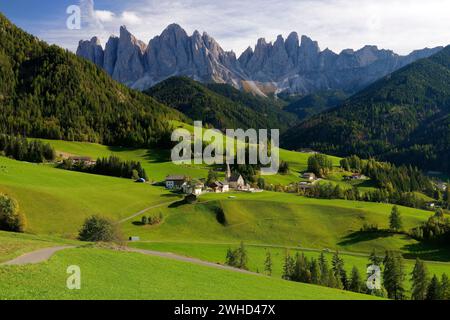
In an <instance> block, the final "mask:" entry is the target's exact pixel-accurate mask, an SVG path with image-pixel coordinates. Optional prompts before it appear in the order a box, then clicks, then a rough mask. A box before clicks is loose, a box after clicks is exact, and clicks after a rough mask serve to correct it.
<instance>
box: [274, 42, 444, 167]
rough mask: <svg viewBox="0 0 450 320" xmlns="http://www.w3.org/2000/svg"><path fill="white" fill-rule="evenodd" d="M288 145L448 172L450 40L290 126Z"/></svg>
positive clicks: (285, 141)
mask: <svg viewBox="0 0 450 320" xmlns="http://www.w3.org/2000/svg"><path fill="white" fill-rule="evenodd" d="M283 139H284V141H283V143H282V144H283V145H284V146H287V147H289V148H293V149H295V148H300V147H313V148H316V149H318V150H321V151H324V152H331V153H335V154H342V155H343V154H349V153H355V154H360V155H362V156H364V157H368V156H378V157H380V158H383V159H386V160H393V161H397V162H406V163H411V164H415V165H419V166H421V167H423V168H426V169H434V170H441V171H446V172H450V163H449V157H450V46H449V47H446V48H445V49H443V50H442V51H441V52H439V53H437V54H436V55H434V56H432V57H430V58H427V59H422V60H419V61H417V62H415V63H413V64H411V65H409V66H406V67H405V68H403V69H401V70H399V71H397V72H395V73H393V74H392V75H389V76H387V77H385V78H384V79H382V80H380V81H378V82H377V83H375V84H373V85H372V86H370V87H368V88H367V89H365V90H363V91H362V92H360V93H358V94H357V95H355V96H353V97H351V98H350V99H348V100H347V101H345V102H344V104H343V105H342V106H341V107H338V108H336V109H334V110H332V111H329V112H325V113H323V114H320V115H318V116H315V117H313V118H312V119H310V120H308V121H305V122H303V123H302V124H300V125H299V126H297V127H295V128H292V129H290V130H289V131H288V132H287V133H286V134H285V135H284V137H283Z"/></svg>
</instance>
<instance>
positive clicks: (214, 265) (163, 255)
mask: <svg viewBox="0 0 450 320" xmlns="http://www.w3.org/2000/svg"><path fill="white" fill-rule="evenodd" d="M127 251H130V252H136V253H141V254H145V255H148V256H155V257H161V258H166V259H171V260H177V261H182V262H188V263H193V264H196V265H201V266H205V267H211V268H216V269H222V270H229V271H234V272H239V273H245V274H253V275H258V276H262V275H261V274H260V273H256V272H251V271H247V270H242V269H237V268H233V267H229V266H224V265H221V264H217V263H213V262H207V261H203V260H200V259H195V258H189V257H185V256H181V255H178V254H173V253H170V252H160V251H152V250H143V249H134V248H128V250H127Z"/></svg>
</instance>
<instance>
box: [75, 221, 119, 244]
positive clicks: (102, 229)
mask: <svg viewBox="0 0 450 320" xmlns="http://www.w3.org/2000/svg"><path fill="white" fill-rule="evenodd" d="M78 239H79V240H81V241H90V242H114V241H121V240H122V235H121V234H120V231H119V228H118V226H117V224H115V223H114V222H112V221H111V220H110V219H107V218H103V217H100V216H92V217H89V218H87V219H86V221H85V222H84V224H83V226H82V228H81V230H80V232H79V235H78Z"/></svg>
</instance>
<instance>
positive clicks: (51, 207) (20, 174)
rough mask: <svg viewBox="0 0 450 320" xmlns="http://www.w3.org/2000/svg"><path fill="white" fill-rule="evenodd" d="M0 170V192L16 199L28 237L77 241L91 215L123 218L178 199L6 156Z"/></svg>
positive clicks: (150, 189)
mask: <svg viewBox="0 0 450 320" xmlns="http://www.w3.org/2000/svg"><path fill="white" fill-rule="evenodd" d="M0 168H1V169H0V170H1V172H0V192H3V193H6V194H9V195H11V196H12V197H14V198H15V199H17V201H18V202H19V205H20V208H21V210H22V212H23V213H25V215H26V217H27V220H28V225H29V228H28V229H27V232H30V233H36V234H55V235H62V236H74V235H75V234H76V233H77V231H78V230H79V228H80V226H81V224H82V223H83V221H84V219H85V218H86V217H88V216H91V215H94V214H99V215H103V216H107V217H110V218H113V219H121V218H125V217H128V216H130V215H132V214H134V213H136V212H139V211H140V210H142V209H144V208H147V207H150V206H153V205H156V204H160V203H165V202H170V201H173V200H174V199H176V198H174V195H172V194H170V193H168V192H166V191H165V190H164V189H163V188H159V187H153V186H150V185H148V184H137V183H134V182H133V181H132V180H131V179H130V180H129V179H120V178H113V177H106V176H98V175H91V174H83V173H78V172H71V171H66V170H60V169H56V168H53V167H52V166H49V165H37V164H31V163H26V162H19V161H14V160H11V159H8V158H4V157H0Z"/></svg>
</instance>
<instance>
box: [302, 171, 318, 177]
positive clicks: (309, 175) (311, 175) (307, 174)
mask: <svg viewBox="0 0 450 320" xmlns="http://www.w3.org/2000/svg"><path fill="white" fill-rule="evenodd" d="M303 176H304V177H315V176H316V175H315V174H314V173H312V172H305V173H304V174H303Z"/></svg>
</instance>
